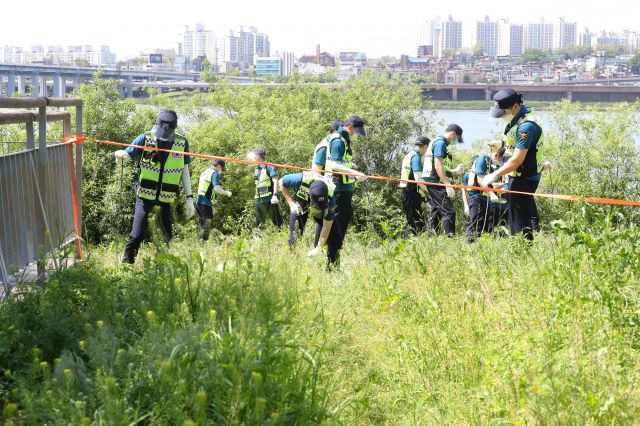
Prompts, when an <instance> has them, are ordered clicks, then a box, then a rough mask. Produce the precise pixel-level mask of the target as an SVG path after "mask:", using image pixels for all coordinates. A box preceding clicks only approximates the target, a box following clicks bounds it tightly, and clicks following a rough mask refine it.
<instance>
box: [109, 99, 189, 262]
mask: <svg viewBox="0 0 640 426" xmlns="http://www.w3.org/2000/svg"><path fill="white" fill-rule="evenodd" d="M177 126H178V115H177V114H176V112H175V111H171V110H162V111H160V114H159V115H158V118H157V120H156V124H155V125H154V126H153V128H152V129H151V130H150V131H148V132H145V133H143V134H142V135H140V136H138V137H137V138H136V139H135V140H134V141H133V142H132V145H137V146H140V147H152V148H161V149H167V150H171V151H178V152H177V153H168V152H160V151H151V150H143V149H141V148H133V147H129V148H127V149H124V150H119V151H116V152H115V156H116V159H117V160H118V161H120V162H122V161H125V160H128V159H131V158H138V159H139V161H138V168H139V175H138V184H137V189H136V205H135V211H134V214H133V225H132V227H131V233H130V234H129V241H128V242H127V245H126V247H125V250H124V256H123V258H122V262H123V263H134V262H135V258H136V255H137V253H138V249H139V248H140V243H141V242H142V239H143V238H144V235H145V234H146V232H147V228H148V216H149V213H150V212H151V210H152V209H153V208H154V207H155V206H159V207H160V217H161V219H162V220H161V223H162V227H163V231H164V234H165V236H166V237H167V240H170V239H171V237H172V235H173V219H172V217H171V204H172V203H173V202H174V201H175V199H176V196H177V194H178V192H179V189H180V181H182V185H183V187H184V192H185V195H186V197H187V218H191V217H192V216H193V214H194V211H195V208H194V205H193V194H192V192H191V177H190V176H189V167H188V165H189V163H190V162H191V157H190V156H185V155H183V154H182V153H185V152H189V141H187V139H186V138H185V137H184V136H181V135H179V134H177V133H175V129H176V127H177Z"/></svg>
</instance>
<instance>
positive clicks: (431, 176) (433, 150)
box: [422, 124, 464, 236]
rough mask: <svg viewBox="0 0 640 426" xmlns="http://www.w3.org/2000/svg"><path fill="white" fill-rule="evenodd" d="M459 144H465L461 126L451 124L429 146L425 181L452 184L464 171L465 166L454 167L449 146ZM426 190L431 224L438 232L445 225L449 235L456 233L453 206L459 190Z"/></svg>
mask: <svg viewBox="0 0 640 426" xmlns="http://www.w3.org/2000/svg"><path fill="white" fill-rule="evenodd" d="M456 143H463V140H462V127H460V126H458V125H457V124H449V125H448V126H447V127H446V129H445V130H444V134H442V135H440V136H439V137H438V138H437V139H435V140H434V141H432V142H431V144H430V145H429V147H428V148H427V154H426V156H425V159H424V169H423V171H422V179H423V180H424V181H425V182H432V183H442V184H447V185H449V184H451V179H452V178H453V175H456V174H462V172H463V171H464V166H463V165H462V164H460V165H459V166H458V167H457V168H455V169H452V167H453V157H452V155H451V153H449V147H450V146H451V145H453V144H456ZM427 191H428V192H429V196H430V197H431V199H430V200H429V205H430V206H431V213H430V215H429V227H430V228H431V229H432V230H433V231H436V232H439V231H440V228H441V227H442V228H443V229H444V232H445V233H446V234H447V235H450V236H452V235H454V234H455V229H456V210H455V208H454V206H453V197H455V195H456V192H455V191H454V189H453V188H452V187H450V186H447V187H443V186H432V185H430V186H428V187H427Z"/></svg>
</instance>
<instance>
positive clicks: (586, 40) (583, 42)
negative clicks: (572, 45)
mask: <svg viewBox="0 0 640 426" xmlns="http://www.w3.org/2000/svg"><path fill="white" fill-rule="evenodd" d="M594 36H595V35H594V34H593V33H592V32H591V31H589V28H585V29H584V32H583V33H582V34H580V40H579V44H580V46H591V39H592V38H593V37H594Z"/></svg>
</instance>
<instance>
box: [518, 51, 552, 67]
mask: <svg viewBox="0 0 640 426" xmlns="http://www.w3.org/2000/svg"><path fill="white" fill-rule="evenodd" d="M548 60H549V57H548V56H547V53H546V52H545V51H544V50H542V49H527V50H525V51H524V53H523V54H522V58H521V59H520V61H521V62H522V63H523V64H528V63H531V62H547V61H548Z"/></svg>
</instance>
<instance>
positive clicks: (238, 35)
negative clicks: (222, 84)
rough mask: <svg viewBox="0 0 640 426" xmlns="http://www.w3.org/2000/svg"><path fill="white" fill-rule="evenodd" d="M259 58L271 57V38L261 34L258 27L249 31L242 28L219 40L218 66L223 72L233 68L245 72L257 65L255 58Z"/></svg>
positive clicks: (250, 28)
mask: <svg viewBox="0 0 640 426" xmlns="http://www.w3.org/2000/svg"><path fill="white" fill-rule="evenodd" d="M258 56H259V57H270V56H271V45H270V42H269V36H267V35H266V34H263V33H259V32H258V30H257V28H256V27H253V26H252V27H249V31H245V29H244V27H243V26H240V27H238V29H237V30H236V31H233V30H232V31H229V33H228V34H227V35H225V36H224V37H222V38H221V39H220V40H218V65H219V67H220V71H221V72H226V71H228V70H229V69H232V68H237V69H240V70H243V71H244V70H246V69H247V68H249V67H251V66H252V65H255V58H256V57H258Z"/></svg>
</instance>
